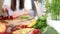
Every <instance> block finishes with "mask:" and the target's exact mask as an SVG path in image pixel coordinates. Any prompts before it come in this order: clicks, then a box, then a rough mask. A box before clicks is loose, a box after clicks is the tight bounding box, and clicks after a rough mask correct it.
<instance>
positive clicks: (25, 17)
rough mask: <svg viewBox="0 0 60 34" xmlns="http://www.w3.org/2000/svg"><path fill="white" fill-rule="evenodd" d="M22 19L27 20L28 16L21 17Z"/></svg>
mask: <svg viewBox="0 0 60 34" xmlns="http://www.w3.org/2000/svg"><path fill="white" fill-rule="evenodd" d="M21 18H22V19H28V18H29V16H21Z"/></svg>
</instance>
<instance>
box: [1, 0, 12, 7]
mask: <svg viewBox="0 0 60 34" xmlns="http://www.w3.org/2000/svg"><path fill="white" fill-rule="evenodd" d="M4 5H6V6H8V7H10V5H11V0H3V5H2V7H4Z"/></svg>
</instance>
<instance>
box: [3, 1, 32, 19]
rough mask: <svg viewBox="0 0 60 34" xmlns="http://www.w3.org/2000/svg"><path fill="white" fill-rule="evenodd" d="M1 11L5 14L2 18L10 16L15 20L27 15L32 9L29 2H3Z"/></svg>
mask: <svg viewBox="0 0 60 34" xmlns="http://www.w3.org/2000/svg"><path fill="white" fill-rule="evenodd" d="M28 4H29V5H28ZM2 9H3V12H4V13H5V14H3V15H4V17H5V16H12V17H13V18H16V17H18V16H20V15H24V14H29V10H30V9H32V7H31V0H4V3H3V6H2ZM25 10H27V11H25ZM23 11H24V12H23Z"/></svg>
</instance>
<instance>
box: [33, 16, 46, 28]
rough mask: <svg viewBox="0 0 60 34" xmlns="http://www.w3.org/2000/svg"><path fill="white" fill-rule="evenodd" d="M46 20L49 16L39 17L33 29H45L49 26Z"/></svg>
mask: <svg viewBox="0 0 60 34" xmlns="http://www.w3.org/2000/svg"><path fill="white" fill-rule="evenodd" d="M46 18H47V16H42V17H39V18H38V20H37V23H36V24H35V25H34V26H33V28H36V29H44V28H45V27H46V26H47V24H46Z"/></svg>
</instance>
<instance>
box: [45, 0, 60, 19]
mask: <svg viewBox="0 0 60 34" xmlns="http://www.w3.org/2000/svg"><path fill="white" fill-rule="evenodd" d="M50 1H51V2H50ZM50 1H48V0H46V9H47V11H48V12H49V13H51V17H52V19H54V20H60V0H50ZM49 2H50V3H49Z"/></svg>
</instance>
